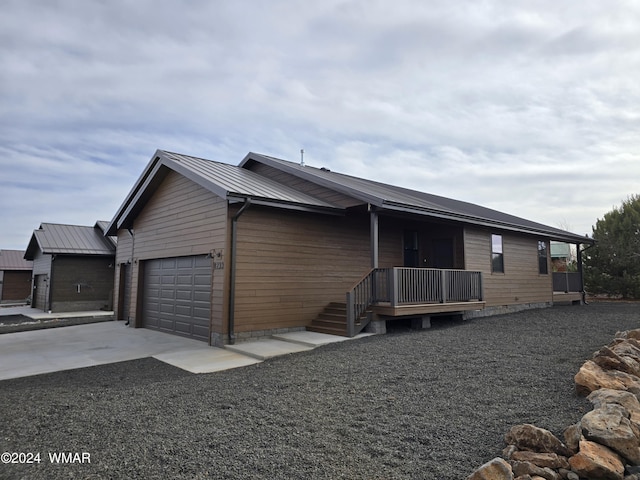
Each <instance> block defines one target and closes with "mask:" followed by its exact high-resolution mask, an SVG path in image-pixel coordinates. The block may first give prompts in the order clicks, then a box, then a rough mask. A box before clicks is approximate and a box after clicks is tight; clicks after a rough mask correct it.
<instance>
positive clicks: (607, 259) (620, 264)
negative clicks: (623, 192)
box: [585, 195, 640, 299]
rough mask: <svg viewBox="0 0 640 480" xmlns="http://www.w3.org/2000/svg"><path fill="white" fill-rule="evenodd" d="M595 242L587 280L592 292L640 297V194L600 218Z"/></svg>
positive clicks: (587, 256)
mask: <svg viewBox="0 0 640 480" xmlns="http://www.w3.org/2000/svg"><path fill="white" fill-rule="evenodd" d="M593 239H594V240H595V241H596V244H595V246H593V247H591V248H590V249H588V250H587V251H586V252H585V284H586V288H587V290H588V291H589V292H590V293H603V294H608V295H614V296H621V297H622V298H626V299H638V298H640V195H634V196H631V197H629V198H628V199H627V200H625V201H623V202H622V206H620V207H619V208H614V209H613V210H612V211H610V212H608V213H607V214H605V216H604V218H602V219H598V221H597V222H596V225H595V226H594V227H593Z"/></svg>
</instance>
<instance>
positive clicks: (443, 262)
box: [432, 238, 454, 268]
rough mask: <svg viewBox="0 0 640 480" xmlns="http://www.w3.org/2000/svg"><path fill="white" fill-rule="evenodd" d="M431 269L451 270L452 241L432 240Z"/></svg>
mask: <svg viewBox="0 0 640 480" xmlns="http://www.w3.org/2000/svg"><path fill="white" fill-rule="evenodd" d="M432 249H433V265H432V267H433V268H453V265H454V261H453V260H454V259H453V239H452V238H437V239H434V240H433V244H432Z"/></svg>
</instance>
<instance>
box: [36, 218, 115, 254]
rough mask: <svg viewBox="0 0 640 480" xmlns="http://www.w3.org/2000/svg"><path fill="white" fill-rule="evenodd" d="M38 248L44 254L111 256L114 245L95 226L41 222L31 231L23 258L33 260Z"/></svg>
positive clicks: (113, 251) (113, 252)
mask: <svg viewBox="0 0 640 480" xmlns="http://www.w3.org/2000/svg"><path fill="white" fill-rule="evenodd" d="M38 250H40V251H41V252H42V253H43V254H45V255H48V254H51V255H58V254H66V255H99V256H111V255H114V254H115V245H114V244H113V243H112V242H111V241H110V240H107V239H106V238H105V237H104V235H103V234H102V231H101V230H100V228H96V227H95V226H93V227H86V226H81V225H63V224H58V223H42V224H41V225H40V228H39V229H38V230H35V231H34V232H33V235H32V236H31V240H30V241H29V246H28V247H27V251H26V252H25V255H24V258H25V259H27V260H33V259H34V257H35V255H36V253H37V252H38Z"/></svg>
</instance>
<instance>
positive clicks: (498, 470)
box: [467, 457, 514, 480]
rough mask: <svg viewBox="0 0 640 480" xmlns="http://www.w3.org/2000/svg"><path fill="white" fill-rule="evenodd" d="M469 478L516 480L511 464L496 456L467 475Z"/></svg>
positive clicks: (479, 479) (478, 479)
mask: <svg viewBox="0 0 640 480" xmlns="http://www.w3.org/2000/svg"><path fill="white" fill-rule="evenodd" d="M467 480H514V478H513V471H512V470H511V465H509V463H508V462H507V461H506V460H503V459H502V458H500V457H496V458H494V459H493V460H490V461H488V462H487V463H485V464H484V465H482V466H481V467H480V468H478V469H477V470H476V471H475V472H473V473H472V474H471V475H469V476H468V477H467Z"/></svg>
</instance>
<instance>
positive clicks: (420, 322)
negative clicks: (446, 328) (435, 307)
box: [411, 315, 431, 330]
mask: <svg viewBox="0 0 640 480" xmlns="http://www.w3.org/2000/svg"><path fill="white" fill-rule="evenodd" d="M411 328H413V329H414V330H423V329H425V328H431V317H430V316H429V315H424V316H422V317H419V318H412V319H411Z"/></svg>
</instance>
